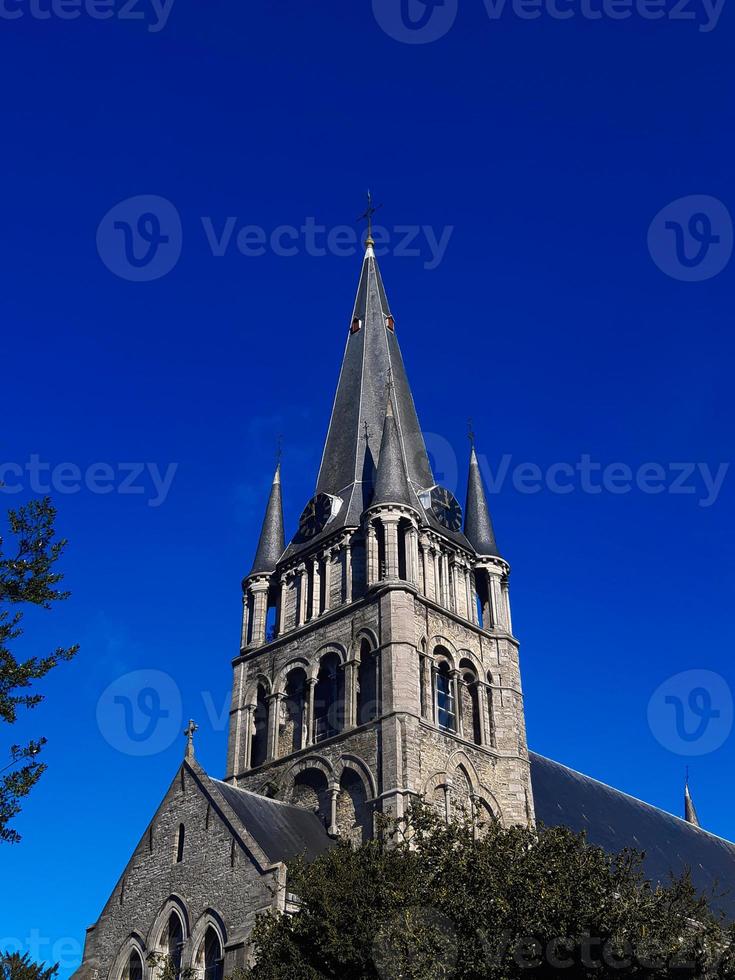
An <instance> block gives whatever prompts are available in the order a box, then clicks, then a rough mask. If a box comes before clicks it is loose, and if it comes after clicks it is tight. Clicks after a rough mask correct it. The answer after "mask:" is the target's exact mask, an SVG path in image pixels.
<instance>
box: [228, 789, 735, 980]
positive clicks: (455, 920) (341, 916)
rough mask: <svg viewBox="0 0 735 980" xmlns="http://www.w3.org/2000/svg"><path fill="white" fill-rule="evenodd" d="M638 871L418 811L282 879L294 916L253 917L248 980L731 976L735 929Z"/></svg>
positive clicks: (550, 833) (634, 857) (687, 893)
mask: <svg viewBox="0 0 735 980" xmlns="http://www.w3.org/2000/svg"><path fill="white" fill-rule="evenodd" d="M641 861H642V855H639V854H635V853H633V852H630V851H623V852H622V853H620V854H618V855H616V856H609V855H607V854H605V853H604V852H603V851H602V850H600V849H599V848H596V847H593V846H591V845H589V844H588V843H587V842H586V840H585V838H584V836H582V835H576V834H573V833H572V832H571V831H569V830H566V829H565V828H554V829H543V828H541V829H539V830H538V831H532V830H528V829H525V828H520V827H516V828H511V829H508V830H505V829H502V828H500V827H499V826H497V825H490V826H487V827H484V828H482V832H481V833H478V831H477V828H473V827H472V825H471V824H470V823H469V822H466V821H459V822H457V823H454V824H451V825H446V824H445V823H444V822H442V821H439V820H438V819H437V818H436V817H435V816H434V815H433V814H432V813H431V812H429V811H428V810H427V809H426V808H425V807H423V806H419V805H417V806H415V807H414V808H413V809H412V812H411V814H410V817H409V819H408V820H407V821H406V822H405V823H404V824H402V825H400V826H398V827H396V828H395V830H394V832H393V833H392V834H389V835H387V836H385V835H384V837H383V840H382V841H372V842H370V843H368V844H365V845H363V846H361V847H359V848H356V849H355V848H352V847H351V846H350V845H349V844H347V843H345V842H340V843H339V844H338V845H337V847H336V848H334V849H333V850H331V851H329V852H327V853H326V854H324V855H322V856H321V857H320V858H318V859H317V860H316V861H315V862H314V863H313V864H312V865H311V866H306V865H304V864H302V863H297V864H295V865H294V866H292V867H291V868H290V869H289V889H290V890H291V891H293V892H295V893H296V894H298V896H299V901H300V903H301V904H300V908H299V911H298V912H296V913H295V914H293V915H290V916H278V915H274V914H269V915H266V916H263V917H262V918H261V919H260V920H259V921H258V924H257V926H256V930H255V934H254V942H255V951H256V966H254V967H253V968H252V969H251V970H250V971H249V973H248V974H247V978H248V980H332V978H333V980H516V978H529V980H531V978H533V980H537V978H547V977H560V976H561V977H569V978H570V980H571V978H575V980H576V978H583V977H584V978H588V977H589V978H591V977H595V978H612V977H646V978H664V977H666V978H682V980H684V978H690V977H691V978H693V977H705V976H707V977H723V978H726V977H735V955H734V954H733V950H732V943H733V940H735V931H733V930H728V929H727V928H726V927H725V925H724V924H723V923H722V922H721V921H720V919H718V918H717V917H715V916H714V915H713V914H712V913H711V912H710V911H709V908H708V905H707V901H706V900H705V899H704V898H703V897H701V896H700V895H698V894H697V893H696V891H695V889H694V888H693V886H692V884H691V881H690V880H689V879H688V878H687V877H684V878H681V879H678V880H672V881H671V883H670V884H669V885H668V886H667V887H660V888H657V889H653V888H651V887H650V885H649V884H648V883H647V882H646V881H645V878H644V876H643V873H642V871H641ZM243 980H244V978H243Z"/></svg>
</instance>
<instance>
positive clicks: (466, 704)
mask: <svg viewBox="0 0 735 980" xmlns="http://www.w3.org/2000/svg"><path fill="white" fill-rule="evenodd" d="M459 669H460V671H461V672H462V685H461V688H460V698H461V706H460V708H461V710H460V716H461V719H462V734H463V735H464V737H465V738H466V739H467V740H468V741H470V742H474V743H475V745H480V744H481V743H482V735H481V724H480V692H479V689H478V680H477V674H476V673H475V669H474V667H473V666H472V663H471V662H470V661H468V660H463V661H461V662H460V665H459Z"/></svg>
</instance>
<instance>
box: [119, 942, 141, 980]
mask: <svg viewBox="0 0 735 980" xmlns="http://www.w3.org/2000/svg"><path fill="white" fill-rule="evenodd" d="M123 976H124V980H143V960H142V959H141V958H140V953H139V952H138V950H137V949H134V950H132V951H131V953H130V956H129V957H128V962H127V970H126V971H125V973H124V974H123Z"/></svg>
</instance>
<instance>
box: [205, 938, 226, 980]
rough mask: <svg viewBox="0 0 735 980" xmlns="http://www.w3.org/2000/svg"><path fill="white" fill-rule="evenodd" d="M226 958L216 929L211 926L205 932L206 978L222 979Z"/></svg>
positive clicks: (210, 979)
mask: <svg viewBox="0 0 735 980" xmlns="http://www.w3.org/2000/svg"><path fill="white" fill-rule="evenodd" d="M223 974H224V958H223V956H222V944H221V943H220V939H219V936H218V935H217V933H216V931H215V930H214V929H213V928H212V926H209V928H208V929H207V931H206V933H205V934H204V980H222V977H223Z"/></svg>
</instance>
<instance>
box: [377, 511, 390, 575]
mask: <svg viewBox="0 0 735 980" xmlns="http://www.w3.org/2000/svg"><path fill="white" fill-rule="evenodd" d="M374 527H375V540H376V542H377V545H378V579H379V580H381V581H382V580H383V579H384V578H385V577H386V575H387V574H388V565H387V561H386V555H385V527H384V526H383V522H382V521H375V524H374Z"/></svg>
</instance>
